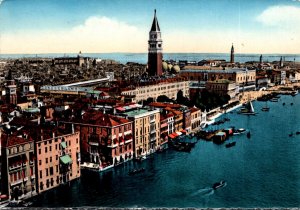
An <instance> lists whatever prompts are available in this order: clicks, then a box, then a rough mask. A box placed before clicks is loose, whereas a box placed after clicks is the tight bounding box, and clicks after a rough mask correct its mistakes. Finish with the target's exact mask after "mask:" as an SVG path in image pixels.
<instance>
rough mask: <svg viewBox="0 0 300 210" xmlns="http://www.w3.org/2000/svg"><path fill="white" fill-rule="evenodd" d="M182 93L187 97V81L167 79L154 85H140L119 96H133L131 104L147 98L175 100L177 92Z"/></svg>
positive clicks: (124, 91) (126, 90) (123, 91)
mask: <svg viewBox="0 0 300 210" xmlns="http://www.w3.org/2000/svg"><path fill="white" fill-rule="evenodd" d="M180 90H181V91H182V92H183V96H184V97H189V81H187V80H184V79H173V80H172V79H167V80H165V81H161V82H158V83H154V84H149V85H146V84H145V85H141V86H138V87H135V88H133V89H124V90H122V93H121V95H124V96H125V97H126V96H134V98H133V102H140V101H143V100H147V99H148V98H153V99H154V100H156V99H157V97H158V96H160V95H165V96H167V97H168V98H170V99H176V98H177V93H178V91H180Z"/></svg>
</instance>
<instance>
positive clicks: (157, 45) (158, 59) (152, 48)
mask: <svg viewBox="0 0 300 210" xmlns="http://www.w3.org/2000/svg"><path fill="white" fill-rule="evenodd" d="M162 57H163V56H162V39H161V33H160V28H159V24H158V20H157V18H156V10H154V18H153V22H152V26H151V30H150V32H149V41H148V69H147V71H148V75H149V76H155V75H157V76H161V75H162Z"/></svg>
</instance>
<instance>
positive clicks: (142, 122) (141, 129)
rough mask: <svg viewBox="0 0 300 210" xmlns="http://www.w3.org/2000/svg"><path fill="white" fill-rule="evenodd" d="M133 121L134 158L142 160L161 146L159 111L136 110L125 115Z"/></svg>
mask: <svg viewBox="0 0 300 210" xmlns="http://www.w3.org/2000/svg"><path fill="white" fill-rule="evenodd" d="M123 115H124V116H126V118H128V119H130V120H131V121H133V127H134V129H133V138H134V144H133V146H134V157H135V158H141V157H142V156H146V155H149V154H151V153H153V152H155V151H156V149H157V148H158V147H159V146H160V114H159V110H158V109H154V110H148V109H143V108H141V109H136V110H132V111H129V112H125V113H124V114H123Z"/></svg>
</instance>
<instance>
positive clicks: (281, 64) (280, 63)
mask: <svg viewBox="0 0 300 210" xmlns="http://www.w3.org/2000/svg"><path fill="white" fill-rule="evenodd" d="M279 67H283V61H282V56H281V57H280V61H279Z"/></svg>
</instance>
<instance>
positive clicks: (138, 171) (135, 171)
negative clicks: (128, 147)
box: [128, 168, 145, 175]
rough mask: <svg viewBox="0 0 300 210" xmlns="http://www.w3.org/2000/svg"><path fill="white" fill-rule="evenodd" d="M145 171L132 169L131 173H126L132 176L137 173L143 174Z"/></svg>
mask: <svg viewBox="0 0 300 210" xmlns="http://www.w3.org/2000/svg"><path fill="white" fill-rule="evenodd" d="M144 171H145V169H144V168H137V169H136V168H135V169H132V170H131V171H129V172H128V174H129V175H134V174H138V173H142V172H144Z"/></svg>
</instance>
